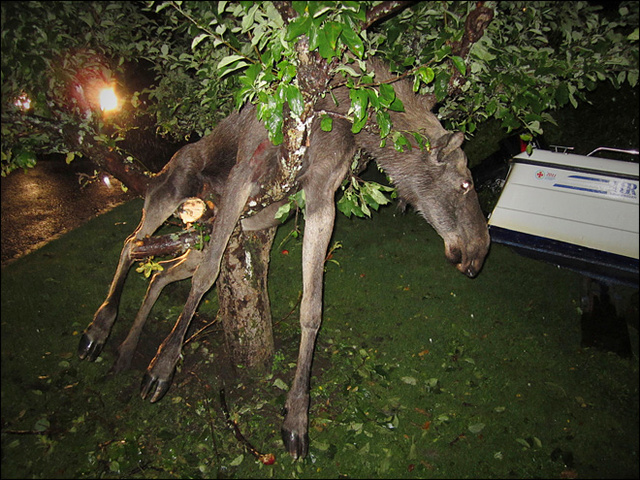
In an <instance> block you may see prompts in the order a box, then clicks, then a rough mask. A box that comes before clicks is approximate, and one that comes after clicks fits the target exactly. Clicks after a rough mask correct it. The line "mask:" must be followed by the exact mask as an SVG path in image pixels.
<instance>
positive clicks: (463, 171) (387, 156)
mask: <svg viewBox="0 0 640 480" xmlns="http://www.w3.org/2000/svg"><path fill="white" fill-rule="evenodd" d="M369 67H370V68H371V69H372V70H373V71H374V72H375V78H376V80H377V81H388V80H390V79H391V75H390V74H389V71H388V69H386V67H385V66H383V65H382V64H381V63H379V62H377V61H372V62H371V63H370V65H369ZM394 88H395V91H396V95H397V96H398V98H399V99H400V100H401V101H402V102H403V104H404V111H403V112H391V113H390V115H391V120H392V122H393V125H394V128H396V129H398V130H410V131H418V132H420V133H421V134H423V135H424V136H425V137H426V138H427V139H428V140H429V144H430V148H428V149H420V148H417V145H414V148H412V149H410V150H409V151H407V152H398V151H396V150H395V149H394V148H393V147H392V146H385V147H383V146H380V137H379V135H377V134H375V133H373V132H370V131H368V130H366V129H365V130H362V131H361V132H360V133H358V134H353V133H352V131H351V123H350V122H349V121H348V120H347V115H346V114H347V111H348V108H349V101H348V90H347V89H346V88H344V87H338V88H336V89H335V90H334V91H333V93H334V97H335V98H336V99H337V100H338V102H337V104H336V103H335V102H334V101H333V99H330V96H326V97H325V98H324V99H322V100H320V101H319V102H318V104H317V105H316V112H317V113H320V112H328V113H329V114H331V115H332V117H333V118H334V122H333V129H332V130H331V131H330V132H325V131H323V130H321V128H320V121H319V118H316V119H315V120H314V121H313V123H312V126H311V133H310V138H309V147H308V149H307V152H306V155H305V157H304V160H303V165H302V168H301V170H300V172H299V175H298V178H297V185H296V188H297V189H298V190H299V189H304V191H305V196H306V222H305V234H304V240H303V258H302V262H303V295H302V301H301V306H300V325H301V338H300V347H299V353H298V362H297V368H296V372H295V377H294V379H293V385H292V386H291V389H290V390H289V393H288V395H287V400H286V404H285V412H286V413H285V418H284V422H283V425H282V438H283V442H284V445H285V448H286V449H287V451H288V452H289V453H290V454H291V455H292V456H294V457H296V458H297V457H302V456H305V455H306V454H307V450H308V445H309V438H308V412H309V388H310V372H311V363H312V359H313V351H314V345H315V340H316V335H317V333H318V329H319V327H320V322H321V318H322V289H323V266H324V259H325V255H326V252H327V248H328V245H329V241H330V238H331V234H332V231H333V225H334V219H335V204H334V193H335V191H336V190H337V188H338V187H339V185H340V184H341V182H342V180H343V179H344V178H345V175H347V172H348V169H349V167H350V165H351V161H352V158H353V156H354V155H355V153H356V152H357V151H358V150H363V151H364V152H365V153H366V155H368V156H369V157H371V158H373V159H374V160H375V161H376V162H377V163H378V165H379V166H380V167H381V168H382V169H383V170H385V172H386V173H387V174H388V175H389V177H390V178H391V180H392V181H393V183H394V185H395V186H396V187H397V189H398V193H399V195H400V197H401V199H402V200H403V201H404V202H406V203H408V204H411V205H412V206H413V207H414V208H415V209H416V210H417V211H418V212H419V213H420V214H421V215H422V216H423V217H424V219H425V220H426V221H427V222H428V223H429V224H431V225H432V226H433V227H434V229H435V230H436V231H437V232H438V234H439V235H440V236H441V237H442V239H443V240H444V244H445V256H446V258H447V259H448V260H449V261H450V262H451V263H452V264H453V265H454V266H455V267H456V268H457V269H458V270H459V271H460V272H462V273H464V274H465V275H467V276H469V277H474V276H475V275H476V274H477V273H478V272H479V271H480V269H481V267H482V264H483V261H484V258H485V256H486V254H487V252H488V249H489V234H488V230H487V225H486V221H485V218H484V216H483V214H482V212H481V210H480V206H479V204H478V199H477V196H476V193H475V190H474V188H473V183H472V178H471V174H470V172H469V170H468V169H467V159H466V156H465V154H464V152H463V151H462V149H461V145H462V142H463V139H464V137H463V135H462V133H459V132H458V133H453V132H449V131H447V130H445V129H444V128H443V127H442V125H441V124H440V122H439V121H438V119H437V117H436V116H435V115H434V114H433V113H432V112H431V111H430V109H431V105H430V104H429V103H428V102H427V101H425V99H424V98H423V97H420V96H418V95H415V94H414V93H413V91H412V89H411V85H410V84H409V83H408V82H407V81H398V82H396V83H395V84H394ZM317 116H318V117H319V115H317ZM389 143H390V142H389ZM279 165H280V162H279V148H278V147H274V146H273V145H272V144H271V143H270V142H269V140H268V138H267V132H266V130H265V128H264V126H263V125H262V124H261V123H260V122H258V120H256V112H255V108H254V107H253V106H251V105H248V106H245V107H244V108H243V109H242V110H241V111H240V112H235V113H233V114H232V115H230V116H229V117H228V118H226V119H225V120H224V121H222V122H221V123H220V124H219V125H218V126H217V127H216V128H215V130H214V131H213V133H212V134H211V135H209V136H207V137H205V138H203V139H202V140H200V141H199V142H196V143H194V144H192V145H188V146H186V147H184V148H183V149H181V150H180V151H178V152H177V153H176V154H175V155H174V156H173V158H172V159H171V160H170V162H169V163H168V164H167V166H166V167H165V168H164V169H163V170H162V172H160V173H159V174H158V175H157V176H156V177H155V178H154V179H153V183H152V185H151V187H150V188H149V190H148V193H147V196H146V199H145V204H144V207H143V214H142V220H141V221H140V224H139V225H138V227H137V228H136V230H135V231H134V232H133V233H132V234H131V236H130V237H129V238H128V239H127V240H126V241H125V243H124V247H123V249H122V253H121V255H120V260H119V262H118V266H117V268H116V273H115V276H114V278H113V281H112V283H111V286H110V288H109V292H108V295H107V298H106V300H105V301H104V303H103V304H102V305H101V306H100V308H99V309H98V310H97V312H96V314H95V316H94V318H93V321H92V322H91V324H90V325H89V326H88V327H87V329H86V330H85V332H84V334H83V336H82V338H81V340H80V344H79V347H78V353H79V356H80V358H82V359H88V360H95V359H96V358H97V357H98V355H99V354H100V352H101V351H102V348H103V347H104V344H105V342H106V340H107V338H108V336H109V333H110V331H111V327H112V326H113V324H114V322H115V319H116V316H117V310H118V304H119V301H120V296H121V293H122V288H123V285H124V280H125V278H126V275H127V273H128V271H129V269H130V267H131V265H132V264H133V261H134V259H133V256H132V252H133V251H134V249H135V245H136V243H137V242H140V241H141V240H142V239H144V238H145V237H146V236H149V235H152V234H153V233H154V232H155V231H156V230H157V229H158V228H159V227H160V225H162V224H163V223H164V221H165V220H166V219H167V218H169V216H171V215H172V214H173V212H174V211H175V210H176V209H177V208H178V207H179V206H180V205H181V204H182V203H183V202H184V201H185V200H186V199H187V198H190V197H197V196H203V195H204V192H210V193H213V194H214V195H215V196H216V197H217V198H218V199H219V202H218V209H217V212H216V216H215V219H214V221H213V227H212V232H211V240H210V241H209V243H208V244H207V245H205V247H204V248H203V249H202V250H189V251H187V252H186V253H185V254H183V255H182V256H180V257H178V258H175V259H172V260H167V261H166V262H163V266H164V270H163V271H161V272H157V273H156V274H155V275H154V277H153V278H152V280H151V282H150V284H149V288H148V290H147V293H146V295H145V298H144V300H143V303H142V306H141V308H140V311H139V312H138V315H137V316H136V319H135V321H134V323H133V326H132V328H131V330H130V332H129V334H128V336H127V338H126V339H125V340H124V341H123V343H122V344H121V345H120V347H119V349H118V351H119V356H118V359H117V360H116V364H115V369H116V370H122V369H124V368H127V367H128V365H129V364H130V362H131V357H132V355H133V353H134V351H135V349H136V346H137V343H138V339H139V337H140V335H141V331H142V326H143V325H144V322H145V321H146V318H147V316H148V313H149V311H150V309H151V307H152V306H153V303H154V302H155V300H156V299H157V298H158V295H159V294H160V292H161V291H162V289H163V287H164V286H165V285H167V284H168V283H171V282H173V281H177V280H182V279H185V278H189V277H191V278H192V280H191V290H190V292H189V296H188V298H187V300H186V303H185V306H184V309H183V311H182V313H181V314H180V316H179V318H178V319H177V321H176V324H175V326H174V328H173V330H172V332H171V333H170V334H169V336H168V337H167V338H166V339H165V340H164V341H163V342H162V344H161V345H160V347H159V349H158V352H157V354H156V356H155V357H154V358H153V360H152V361H151V363H150V364H149V366H148V368H147V371H146V373H145V375H144V378H143V380H142V386H141V395H142V397H143V398H144V399H148V400H150V401H151V402H156V401H158V400H160V399H161V398H162V397H163V396H164V394H165V393H166V392H167V391H168V390H169V388H170V386H171V382H172V379H173V375H174V371H175V367H176V364H177V362H178V359H179V357H180V354H181V348H182V343H183V340H184V335H185V333H186V331H187V328H188V326H189V323H190V322H191V319H192V317H193V315H194V313H195V310H196V308H197V306H198V304H199V302H200V300H201V299H202V296H203V295H204V294H205V293H206V292H207V291H208V290H209V289H210V288H211V287H212V286H213V284H214V282H215V281H216V279H217V278H218V275H219V272H220V262H221V258H222V255H223V254H224V251H225V249H226V246H227V243H228V241H229V238H230V236H231V234H232V232H233V230H234V228H235V227H236V224H237V223H238V222H242V227H243V228H244V229H245V230H260V229H264V228H270V227H272V226H274V225H275V224H276V220H275V218H274V212H275V210H276V209H277V208H278V206H279V203H274V204H272V205H269V206H267V207H266V208H264V209H262V210H260V211H259V212H258V213H256V214H254V215H253V216H245V214H246V212H247V209H248V208H247V207H248V205H249V203H250V202H252V199H254V198H257V197H258V196H260V195H264V192H265V190H267V189H268V188H269V183H270V182H272V181H274V180H273V179H274V178H275V175H274V172H277V170H278V168H280V166H279ZM291 193H293V192H291Z"/></svg>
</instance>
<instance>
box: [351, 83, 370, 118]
mask: <svg viewBox="0 0 640 480" xmlns="http://www.w3.org/2000/svg"><path fill="white" fill-rule="evenodd" d="M349 98H351V110H352V111H353V116H354V119H355V121H354V123H356V122H358V123H359V122H361V121H362V120H363V119H365V120H366V116H367V106H368V105H369V95H368V94H367V92H366V90H361V89H352V90H350V91H349Z"/></svg>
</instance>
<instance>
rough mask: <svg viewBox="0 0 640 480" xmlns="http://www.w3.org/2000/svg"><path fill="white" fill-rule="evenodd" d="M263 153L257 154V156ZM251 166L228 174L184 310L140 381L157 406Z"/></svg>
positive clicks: (212, 277)
mask: <svg viewBox="0 0 640 480" xmlns="http://www.w3.org/2000/svg"><path fill="white" fill-rule="evenodd" d="M260 152H262V150H261V149H258V150H257V151H256V154H255V155H254V157H255V156H257V155H259V154H260ZM253 169H254V164H253V163H252V162H249V161H245V162H240V163H239V164H237V165H236V166H235V167H234V168H233V169H232V171H231V173H230V174H229V177H228V179H227V185H226V188H225V193H224V195H223V198H222V199H221V201H220V208H219V209H218V214H217V215H216V219H215V220H214V222H213V229H212V231H211V240H210V241H209V243H208V244H207V246H206V248H205V250H204V254H203V257H202V261H201V262H199V265H198V267H197V269H196V270H195V272H194V274H193V277H192V279H191V291H190V292H189V297H188V298H187V301H186V303H185V306H184V309H183V311H182V313H181V314H180V316H179V317H178V320H177V321H176V323H175V325H174V327H173V330H171V333H170V334H169V336H168V337H167V338H166V339H165V340H164V341H163V342H162V345H160V348H158V352H157V353H156V356H155V357H154V358H153V360H152V361H151V363H150V364H149V366H148V367H147V371H146V372H145V375H144V377H143V379H142V385H141V387H140V395H141V396H142V398H143V399H145V400H146V399H149V401H150V402H151V403H154V402H157V401H158V400H160V399H162V397H163V396H164V395H165V394H166V393H167V391H169V388H170V387H171V382H172V381H173V375H174V373H175V367H176V365H177V363H178V360H179V359H180V356H181V354H182V342H183V341H184V336H185V334H186V332H187V329H188V328H189V324H190V323H191V319H192V318H193V315H194V313H195V311H196V309H197V307H198V304H199V303H200V300H201V299H202V296H203V295H204V294H205V293H206V292H207V291H208V290H209V289H210V288H211V287H212V286H213V284H214V283H215V281H216V279H217V278H218V274H219V273H220V261H221V260H222V255H223V254H224V251H225V249H226V248H227V244H228V243H229V238H230V237H231V234H232V233H233V230H234V228H235V226H236V223H237V222H238V219H239V218H240V214H241V213H242V210H243V208H244V206H245V204H246V203H247V199H248V198H249V194H250V192H251V189H252V186H253V182H252V181H251V180H250V179H251V178H252V175H251V173H252V171H253Z"/></svg>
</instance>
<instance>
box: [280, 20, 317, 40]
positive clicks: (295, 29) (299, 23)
mask: <svg viewBox="0 0 640 480" xmlns="http://www.w3.org/2000/svg"><path fill="white" fill-rule="evenodd" d="M310 26H311V18H310V17H308V16H302V17H298V18H296V19H295V20H294V21H293V22H289V25H288V26H287V35H286V37H285V38H286V39H287V40H289V41H291V40H295V39H296V38H298V37H299V36H300V35H305V34H306V33H307V30H309V27H310Z"/></svg>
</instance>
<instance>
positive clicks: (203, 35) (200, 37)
mask: <svg viewBox="0 0 640 480" xmlns="http://www.w3.org/2000/svg"><path fill="white" fill-rule="evenodd" d="M210 36H211V35H209V34H208V33H201V34H200V35H198V36H197V37H195V38H194V39H193V41H192V42H191V50H195V48H196V47H197V46H198V44H199V43H200V42H202V41H203V40H204V39H206V38H209V37H210Z"/></svg>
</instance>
